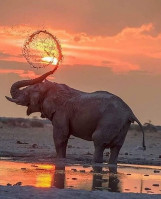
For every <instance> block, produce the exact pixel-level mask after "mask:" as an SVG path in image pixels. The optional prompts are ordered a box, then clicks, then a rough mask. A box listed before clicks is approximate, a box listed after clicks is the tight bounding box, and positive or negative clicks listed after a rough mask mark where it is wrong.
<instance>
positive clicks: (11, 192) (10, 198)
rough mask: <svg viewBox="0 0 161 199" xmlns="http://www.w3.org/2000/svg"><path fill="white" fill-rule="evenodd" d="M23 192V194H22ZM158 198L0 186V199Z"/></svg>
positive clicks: (156, 198)
mask: <svg viewBox="0 0 161 199" xmlns="http://www.w3.org/2000/svg"><path fill="white" fill-rule="evenodd" d="M22 193H23V194H22ZM44 198H47V199H50V198H54V199H64V198H65V199H87V198H88V199H98V198H100V199H160V198H161V195H147V194H134V193H121V194H120V193H110V192H102V191H84V190H70V189H56V188H50V189H41V190H40V189H38V188H33V187H18V186H17V187H16V186H15V187H2V186H0V199H44Z"/></svg>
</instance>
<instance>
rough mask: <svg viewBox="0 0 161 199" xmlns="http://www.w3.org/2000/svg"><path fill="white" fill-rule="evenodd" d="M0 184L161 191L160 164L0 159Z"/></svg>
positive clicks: (156, 192) (157, 192) (145, 191)
mask: <svg viewBox="0 0 161 199" xmlns="http://www.w3.org/2000/svg"><path fill="white" fill-rule="evenodd" d="M0 185H3V186H34V187H38V188H50V187H57V188H60V189H64V188H70V189H82V190H88V191H91V190H101V191H110V192H132V193H148V194H161V167H156V166H145V165H144V166H141V165H118V172H117V174H113V173H110V172H109V169H108V166H104V167H101V166H93V167H92V166H88V165H71V166H62V165H54V164H38V163H24V162H14V161H10V160H2V159H1V160H0Z"/></svg>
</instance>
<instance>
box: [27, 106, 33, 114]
mask: <svg viewBox="0 0 161 199" xmlns="http://www.w3.org/2000/svg"><path fill="white" fill-rule="evenodd" d="M31 113H32V112H31V109H30V107H29V106H28V108H27V111H26V114H27V115H28V116H29V115H31Z"/></svg>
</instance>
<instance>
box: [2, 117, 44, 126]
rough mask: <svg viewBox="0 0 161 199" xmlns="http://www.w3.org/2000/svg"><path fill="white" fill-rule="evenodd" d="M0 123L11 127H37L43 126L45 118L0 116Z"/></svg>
mask: <svg viewBox="0 0 161 199" xmlns="http://www.w3.org/2000/svg"><path fill="white" fill-rule="evenodd" d="M0 123H1V124H2V125H3V124H5V125H7V126H11V127H22V128H29V127H39V128H43V127H44V125H45V124H46V121H45V120H40V119H25V118H2V117H1V118H0Z"/></svg>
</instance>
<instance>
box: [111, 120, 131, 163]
mask: <svg viewBox="0 0 161 199" xmlns="http://www.w3.org/2000/svg"><path fill="white" fill-rule="evenodd" d="M130 124H131V122H127V123H126V124H125V125H124V126H123V128H122V129H121V131H120V132H119V136H118V137H117V138H116V139H115V141H114V142H115V144H114V145H113V146H111V147H110V151H111V155H110V159H109V164H112V165H117V159H118V155H119V152H120V149H121V147H122V145H123V143H124V141H125V137H126V134H127V131H128V129H129V127H130Z"/></svg>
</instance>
